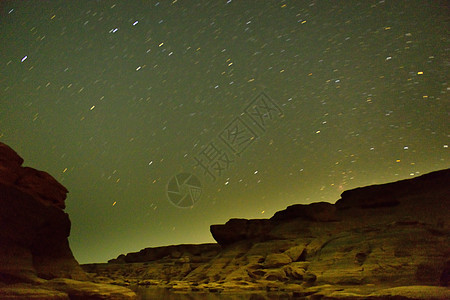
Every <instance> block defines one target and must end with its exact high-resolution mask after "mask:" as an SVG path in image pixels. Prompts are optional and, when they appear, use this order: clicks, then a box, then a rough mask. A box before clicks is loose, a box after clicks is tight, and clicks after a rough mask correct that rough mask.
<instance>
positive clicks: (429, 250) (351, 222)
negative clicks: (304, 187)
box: [83, 169, 450, 299]
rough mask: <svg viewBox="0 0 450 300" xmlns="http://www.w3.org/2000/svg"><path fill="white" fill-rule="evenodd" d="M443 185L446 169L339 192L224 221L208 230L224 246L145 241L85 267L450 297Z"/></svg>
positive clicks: (198, 287)
mask: <svg viewBox="0 0 450 300" xmlns="http://www.w3.org/2000/svg"><path fill="white" fill-rule="evenodd" d="M449 183H450V169H447V170H442V171H437V172H432V173H429V174H426V175H422V176H419V177H417V178H412V179H407V180H402V181H398V182H393V183H387V184H380V185H373V186H368V187H362V188H357V189H353V190H349V191H345V192H344V193H343V194H342V195H341V199H339V200H338V201H337V202H336V203H335V204H331V203H325V202H320V203H313V204H309V205H302V204H296V205H292V206H289V207H288V208H286V209H285V210H282V211H279V212H277V213H276V214H275V215H274V216H273V217H272V218H270V219H257V220H246V219H231V220H229V221H228V222H227V223H226V224H221V225H212V226H211V228H210V229H211V233H212V235H213V237H214V238H215V239H216V241H217V242H218V244H219V245H220V246H221V250H220V251H218V252H217V254H214V253H215V252H214V251H216V250H214V251H208V250H206V249H209V248H208V247H211V245H207V246H206V245H205V246H204V247H205V248H204V249H205V250H204V252H200V253H199V252H196V253H191V252H189V250H188V248H186V247H185V248H183V247H181V246H180V248H179V249H180V251H174V248H166V249H164V247H163V248H161V247H159V248H158V249H156V248H148V249H145V251H144V250H143V251H141V252H136V253H133V254H128V255H122V256H119V257H118V258H117V259H114V260H111V261H110V263H108V264H92V265H85V266H83V268H84V269H85V270H86V271H87V272H89V273H90V274H91V275H93V276H95V277H96V280H97V281H98V282H113V283H118V284H124V285H130V284H140V285H154V286H162V287H166V288H170V289H172V290H175V291H210V292H232V291H237V290H238V291H277V292H286V293H288V294H289V295H290V296H291V297H300V298H304V299H449V298H450V289H449V278H450V259H449V257H450V246H449V245H450V222H449V221H448V220H450V193H449V186H450V184H449ZM171 247H173V246H171ZM202 247H203V246H199V248H198V249H201V248H202ZM156 253H158V254H157V255H156ZM174 253H175V254H174ZM205 253H209V255H206V254H205ZM127 257H128V258H129V259H127ZM260 297H264V296H261V295H260Z"/></svg>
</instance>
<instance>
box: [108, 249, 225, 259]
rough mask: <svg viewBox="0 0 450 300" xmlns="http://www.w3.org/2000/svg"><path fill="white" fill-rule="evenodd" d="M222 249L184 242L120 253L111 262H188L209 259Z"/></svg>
mask: <svg viewBox="0 0 450 300" xmlns="http://www.w3.org/2000/svg"><path fill="white" fill-rule="evenodd" d="M220 250H221V247H220V246H219V245H217V244H198V245H192V244H183V245H173V246H165V247H154V248H145V249H142V250H141V251H139V252H131V253H128V254H126V255H119V257H117V258H115V259H111V260H109V261H108V262H109V263H136V262H151V261H155V260H160V259H163V258H167V259H181V260H183V259H184V260H187V261H186V262H194V261H196V262H198V261H207V260H209V259H211V258H213V257H214V256H216V255H217V254H218V253H219V252H220Z"/></svg>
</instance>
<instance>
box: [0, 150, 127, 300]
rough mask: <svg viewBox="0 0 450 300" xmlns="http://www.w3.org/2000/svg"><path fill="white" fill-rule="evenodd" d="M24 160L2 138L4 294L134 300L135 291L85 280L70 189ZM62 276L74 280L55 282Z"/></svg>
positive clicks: (0, 268) (0, 278) (0, 291)
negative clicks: (73, 242) (73, 241)
mask: <svg viewBox="0 0 450 300" xmlns="http://www.w3.org/2000/svg"><path fill="white" fill-rule="evenodd" d="M22 163H23V159H22V158H21V157H20V156H19V155H18V154H17V153H16V152H15V151H14V150H12V149H11V148H10V147H8V146H7V145H5V144H3V143H0V299H69V298H70V299H74V298H72V295H75V296H76V297H78V298H77V299H87V298H88V299H106V298H108V299H133V297H135V295H134V293H133V292H131V291H130V290H126V289H124V288H117V289H116V288H115V287H108V286H103V285H96V284H94V283H89V282H85V281H86V280H89V279H90V278H89V276H88V275H87V274H86V273H85V272H84V271H83V269H82V268H81V267H80V266H79V264H78V262H77V261H76V260H75V258H74V256H73V254H72V251H71V250H70V247H69V242H68V237H69V234H70V220H69V216H68V215H67V214H66V213H65V212H64V211H63V209H64V207H65V205H64V200H65V199H66V194H67V190H66V188H65V187H64V186H62V185H61V184H60V183H58V182H57V181H56V180H55V179H54V178H53V177H52V176H50V175H49V174H47V173H46V172H42V171H38V170H35V169H32V168H28V167H22V166H21V165H22ZM58 278H59V279H61V278H64V280H68V281H67V282H69V283H70V284H65V285H64V286H62V285H58V286H55V284H54V282H53V281H52V280H53V279H58ZM61 280H63V279H61ZM80 280H81V281H80ZM120 294H123V295H122V296H123V297H122V298H120ZM43 295H45V297H43ZM83 295H84V296H85V297H84V296H83ZM105 295H109V296H111V297H109V296H106V298H105ZM133 295H134V296H133ZM112 296H114V297H116V296H117V297H116V298H114V297H112ZM83 297H84V298H83Z"/></svg>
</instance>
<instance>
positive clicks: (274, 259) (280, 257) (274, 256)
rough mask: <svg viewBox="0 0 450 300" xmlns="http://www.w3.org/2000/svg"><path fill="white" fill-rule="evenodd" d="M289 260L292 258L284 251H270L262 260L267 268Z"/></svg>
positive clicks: (286, 262) (275, 266) (278, 265)
mask: <svg viewBox="0 0 450 300" xmlns="http://www.w3.org/2000/svg"><path fill="white" fill-rule="evenodd" d="M291 262H292V259H291V258H290V257H289V256H287V255H286V254H284V253H271V254H269V255H267V257H266V260H265V261H264V267H266V268H268V269H270V268H278V267H282V266H284V265H287V264H289V263H291Z"/></svg>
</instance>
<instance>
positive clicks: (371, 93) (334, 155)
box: [0, 0, 450, 263]
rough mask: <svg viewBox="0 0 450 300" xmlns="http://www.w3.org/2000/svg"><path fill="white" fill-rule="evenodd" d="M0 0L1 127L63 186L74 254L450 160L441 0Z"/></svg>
mask: <svg viewBox="0 0 450 300" xmlns="http://www.w3.org/2000/svg"><path fill="white" fill-rule="evenodd" d="M0 10H1V15H0V50H1V52H0V72H1V77H0V141H2V142H4V143H6V144H8V145H9V146H11V147H12V148H13V149H15V150H16V151H17V152H18V153H19V154H20V155H21V156H22V157H23V158H24V159H25V165H27V166H31V167H34V168H36V169H40V170H44V171H47V172H49V173H50V174H51V175H53V176H54V177H55V178H56V179H57V180H58V181H60V182H61V183H62V184H63V185H64V186H66V187H67V189H68V190H69V194H68V198H67V200H66V204H67V208H66V212H67V213H68V214H69V215H70V219H71V221H72V231H71V235H70V238H69V240H70V244H71V248H72V250H73V252H74V255H75V257H76V258H77V259H78V261H79V262H81V263H87V262H105V261H106V260H108V259H111V258H114V257H117V256H118V255H119V254H121V253H127V252H131V251H139V250H140V249H142V248H145V247H155V246H163V245H170V244H181V243H205V242H213V239H212V237H211V234H210V232H209V225H211V224H218V223H224V222H226V221H227V220H228V219H230V218H233V217H234V218H236V217H237V218H270V217H271V216H272V215H273V214H274V213H275V212H276V211H278V210H281V209H284V208H285V207H286V206H288V205H291V204H295V203H304V204H307V203H311V202H317V201H328V202H332V203H334V202H335V201H336V200H337V199H339V195H340V194H341V193H342V191H344V190H347V189H351V188H355V187H359V186H365V185H369V184H374V183H385V182H390V181H395V180H400V179H404V178H411V177H413V176H418V175H420V174H424V173H427V172H430V171H434V170H438V169H443V168H448V167H449V166H450V163H449V162H450V156H449V149H448V145H449V143H450V142H449V133H450V130H449V129H450V126H449V122H448V120H449V111H450V110H449V96H448V94H449V92H450V87H449V85H448V79H449V78H448V74H449V66H450V63H449V54H448V50H449V43H448V32H447V31H448V28H449V16H450V11H449V9H448V7H447V1H435V0H433V1H409V0H408V1H256V0H253V1H251V0H249V1H244V0H241V1H238V0H229V1H226V0H222V1H190V0H178V1H177V0H174V1H160V2H157V1H100V0H99V1H1V2H0ZM179 174H181V175H179ZM177 175H178V176H177ZM174 176H175V177H174ZM173 177H174V178H173ZM172 178H173V180H172V181H171V179H172ZM176 180H178V186H177V181H176ZM177 189H178V190H177ZM177 191H178V194H177ZM183 196H186V197H185V198H181V197H183ZM177 197H178V198H177ZM190 201H192V202H190Z"/></svg>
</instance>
